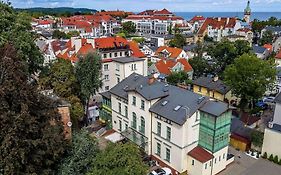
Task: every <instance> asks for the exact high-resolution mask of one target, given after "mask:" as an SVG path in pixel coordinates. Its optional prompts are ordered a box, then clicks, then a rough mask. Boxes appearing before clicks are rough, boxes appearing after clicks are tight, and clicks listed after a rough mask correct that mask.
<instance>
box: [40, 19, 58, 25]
mask: <svg viewBox="0 0 281 175" xmlns="http://www.w3.org/2000/svg"><path fill="white" fill-rule="evenodd" d="M53 23H54V21H52V20H39V21H38V25H48V24H53Z"/></svg>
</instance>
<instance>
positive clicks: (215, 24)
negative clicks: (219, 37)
mask: <svg viewBox="0 0 281 175" xmlns="http://www.w3.org/2000/svg"><path fill="white" fill-rule="evenodd" d="M235 24H236V18H234V17H233V18H220V19H219V18H207V19H206V20H205V21H204V23H203V25H202V26H201V28H200V29H199V31H198V34H200V35H202V34H203V33H204V32H205V31H206V30H207V28H208V26H211V27H212V28H213V29H220V28H223V29H225V28H233V27H234V26H235Z"/></svg>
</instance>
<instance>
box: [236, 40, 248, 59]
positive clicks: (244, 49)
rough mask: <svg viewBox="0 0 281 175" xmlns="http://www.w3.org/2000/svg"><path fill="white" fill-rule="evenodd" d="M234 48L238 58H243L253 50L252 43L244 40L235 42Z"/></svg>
mask: <svg viewBox="0 0 281 175" xmlns="http://www.w3.org/2000/svg"><path fill="white" fill-rule="evenodd" d="M234 47H235V49H236V57H238V56H241V55H243V54H245V53H250V51H251V50H252V48H251V47H250V43H249V42H248V41H244V40H237V41H235V42H234Z"/></svg>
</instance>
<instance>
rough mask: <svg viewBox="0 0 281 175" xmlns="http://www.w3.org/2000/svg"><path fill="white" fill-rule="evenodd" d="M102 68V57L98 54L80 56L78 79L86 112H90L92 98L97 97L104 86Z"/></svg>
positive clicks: (77, 71)
mask: <svg viewBox="0 0 281 175" xmlns="http://www.w3.org/2000/svg"><path fill="white" fill-rule="evenodd" d="M101 66H102V64H101V57H100V55H99V54H98V53H96V52H90V53H88V54H86V55H83V56H80V58H79V62H78V63H77V65H76V77H77V79H78V82H79V83H80V86H81V93H82V95H83V98H84V100H85V105H86V112H87V111H88V103H89V100H90V97H91V96H92V95H95V94H96V92H97V91H98V90H99V88H101V86H102V79H101V75H102V74H101Z"/></svg>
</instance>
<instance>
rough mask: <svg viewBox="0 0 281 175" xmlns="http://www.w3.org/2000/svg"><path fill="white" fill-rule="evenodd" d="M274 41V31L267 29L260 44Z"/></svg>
mask: <svg viewBox="0 0 281 175" xmlns="http://www.w3.org/2000/svg"><path fill="white" fill-rule="evenodd" d="M272 42H273V33H272V31H269V30H268V31H265V32H264V33H263V35H262V37H261V39H260V40H259V44H260V45H261V46H263V45H264V44H272Z"/></svg>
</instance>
